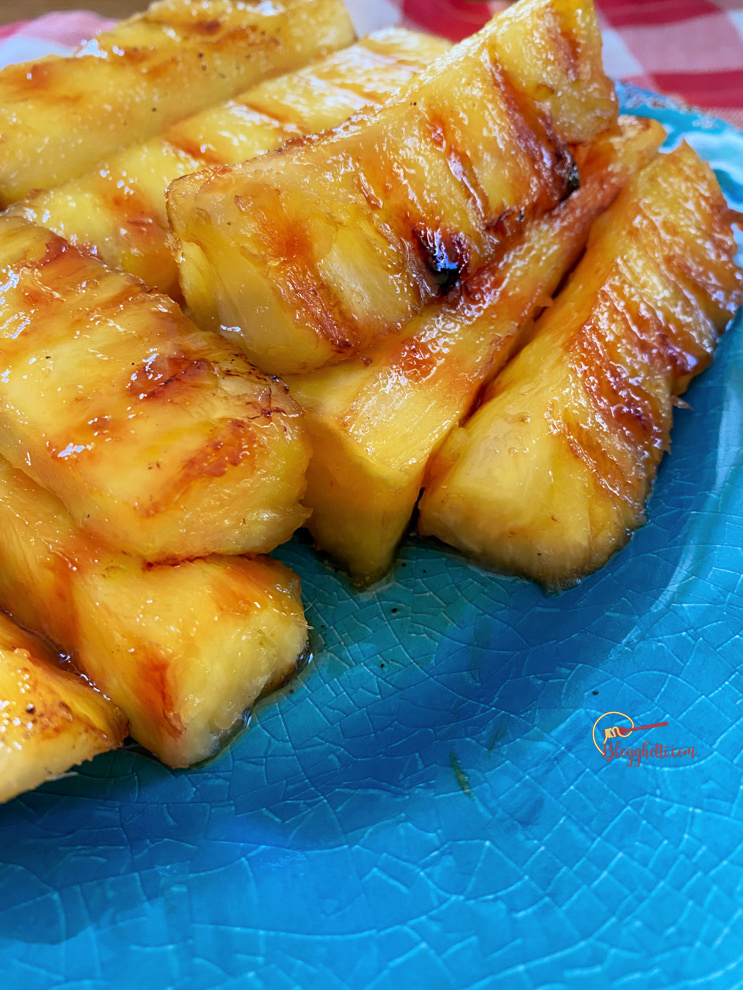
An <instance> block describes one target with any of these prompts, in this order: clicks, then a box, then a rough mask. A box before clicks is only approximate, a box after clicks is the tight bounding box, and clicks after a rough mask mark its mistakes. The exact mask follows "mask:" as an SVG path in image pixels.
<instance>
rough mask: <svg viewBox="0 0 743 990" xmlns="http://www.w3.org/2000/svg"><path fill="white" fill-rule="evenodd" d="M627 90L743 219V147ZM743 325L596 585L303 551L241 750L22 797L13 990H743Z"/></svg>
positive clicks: (440, 563) (8, 944) (733, 135)
mask: <svg viewBox="0 0 743 990" xmlns="http://www.w3.org/2000/svg"><path fill="white" fill-rule="evenodd" d="M622 96H623V99H624V103H625V106H628V107H629V108H630V109H632V110H639V111H640V112H642V113H646V114H650V115H652V116H655V117H658V118H659V119H660V120H661V121H662V122H663V123H664V124H665V125H666V127H667V128H668V130H669V132H670V139H669V143H670V144H671V145H675V144H676V143H677V142H678V141H679V140H680V139H681V138H686V139H687V140H688V141H689V142H690V143H691V144H692V145H693V146H694V147H695V148H697V149H698V150H699V151H700V152H701V154H702V155H704V156H705V157H706V158H707V159H709V160H710V161H711V163H712V164H713V166H714V167H715V169H716V171H717V174H718V176H719V178H720V181H721V182H722V185H723V188H724V190H725V192H726V193H727V194H728V196H729V197H730V200H731V201H732V202H733V203H734V204H735V205H737V206H738V207H739V208H740V207H743V134H741V133H739V132H737V131H735V130H734V129H733V128H731V127H729V126H727V125H725V124H723V123H720V122H718V121H714V120H710V119H709V118H707V117H703V116H700V115H699V114H698V113H695V112H694V111H691V110H687V109H682V108H679V107H677V106H675V105H674V104H671V103H669V102H667V101H665V100H659V99H657V98H655V97H652V96H651V95H650V94H641V93H638V92H637V91H636V90H631V89H624V90H623V91H622ZM740 329H741V328H740V326H739V325H738V326H737V327H734V328H733V329H732V330H731V331H730V332H729V333H728V335H727V337H726V339H725V340H724V341H723V343H722V346H721V347H720V351H719V356H718V359H717V361H716V362H715V365H714V366H713V368H712V369H711V370H710V371H709V372H707V373H706V374H705V375H704V376H703V377H702V378H701V379H700V380H699V381H698V382H696V383H695V385H694V386H693V387H692V389H691V390H690V392H689V395H688V399H689V402H690V403H691V405H692V406H693V409H684V410H679V411H678V412H677V415H676V425H675V428H674V446H673V454H672V456H670V457H667V458H666V459H665V461H664V463H663V464H662V466H661V470H660V473H659V475H658V480H657V484H656V486H655V492H654V495H653V497H652V500H651V503H650V507H649V516H650V523H649V524H648V525H647V526H646V527H645V528H644V529H642V530H641V531H640V532H638V533H637V535H636V536H635V538H634V539H633V541H632V543H631V544H630V546H629V547H627V549H625V550H624V551H623V552H622V553H621V554H619V555H618V556H617V557H615V558H614V559H613V560H612V561H611V563H610V564H609V565H608V566H607V567H605V568H604V569H603V570H602V571H601V572H600V573H598V574H596V575H594V576H593V577H591V578H589V579H588V580H586V581H585V582H584V583H583V584H582V585H581V586H580V587H578V588H576V589H574V590H572V591H569V592H567V593H565V594H563V595H561V596H559V597H546V596H545V595H543V594H542V592H541V591H539V590H538V589H537V588H536V587H533V586H532V585H530V584H527V583H526V582H523V581H519V580H514V579H506V578H499V577H494V576H493V575H491V574H486V573H484V572H482V571H480V570H478V569H477V568H475V567H473V566H470V565H469V564H467V563H465V562H464V561H463V560H461V559H458V558H457V557H456V556H454V555H453V554H449V553H446V552H443V551H442V550H441V549H440V548H439V547H436V546H433V545H429V544H427V543H423V542H419V541H416V540H412V539H411V540H410V541H408V542H407V543H406V544H405V546H404V547H403V550H402V554H401V557H400V561H399V564H398V566H397V569H396V571H395V574H394V579H393V580H391V581H390V582H389V583H387V584H385V585H384V586H383V587H380V588H378V589H377V590H374V591H371V592H368V593H366V594H362V595H354V594H352V593H350V591H349V589H348V588H347V586H346V585H345V584H344V582H343V580H342V579H341V578H340V577H338V576H337V575H336V574H334V573H333V572H331V571H330V570H328V569H326V568H325V566H324V565H323V564H321V563H319V562H318V561H317V560H316V559H315V557H314V556H313V554H312V552H311V551H310V549H309V547H308V546H307V545H306V544H305V543H304V542H302V540H295V541H294V542H293V543H292V544H290V545H289V546H287V547H285V548H283V550H282V554H281V556H282V558H283V559H284V560H285V561H286V562H287V563H288V564H289V565H290V566H292V567H294V568H295V569H296V570H297V571H298V572H299V573H300V574H301V576H302V580H303V582H304V589H305V595H306V601H307V604H308V610H309V619H310V622H311V623H312V625H313V627H314V638H315V642H314V647H315V660H314V662H313V664H312V665H311V666H310V667H309V668H308V669H307V670H306V671H305V672H304V673H303V674H302V676H301V677H300V678H299V679H298V680H297V681H296V682H295V683H294V684H293V685H292V686H291V687H290V688H288V689H285V690H284V691H283V692H282V693H281V694H280V695H279V696H278V697H274V698H273V699H270V700H268V701H266V702H265V703H263V704H261V705H260V706H259V708H258V710H257V711H256V713H255V715H254V718H253V724H252V727H251V728H250V730H249V731H248V732H247V733H246V734H245V735H244V736H243V737H242V738H240V739H239V740H238V741H237V742H236V743H235V744H234V745H233V746H232V748H231V749H230V750H229V751H228V752H227V753H225V754H224V755H223V756H222V757H221V758H220V759H219V760H218V761H216V762H215V763H213V764H212V765H210V766H208V767H206V768H203V769H199V770H194V771H191V772H172V771H170V770H168V769H166V768H165V767H162V766H160V765H159V764H158V763H156V762H154V761H152V760H149V759H148V758H146V757H144V756H142V755H141V754H140V753H139V752H137V751H123V752H119V753H117V754H115V755H109V756H104V757H99V758H98V759H96V760H95V761H94V762H93V763H92V764H88V765H87V766H85V767H84V768H83V769H82V770H81V771H80V773H79V774H78V775H77V776H75V777H72V778H68V779H64V780H61V781H58V782H56V783H52V784H48V785H46V786H45V787H42V788H40V789H39V790H37V791H35V792H34V793H31V794H28V795H26V796H25V797H23V798H20V799H18V800H16V801H14V802H12V803H10V804H8V805H6V806H4V807H2V808H0V878H1V882H0V958H1V959H2V966H3V980H2V982H3V986H5V987H13V988H15V987H23V988H24V990H35V988H41V987H44V988H46V987H50V986H54V987H68V988H72V987H74V988H76V990H82V988H91V987H104V986H105V987H110V986H117V987H118V986H121V987H133V986H139V987H150V986H152V987H178V988H180V987H188V988H202V987H204V988H206V987H209V988H213V987H220V988H227V987H243V986H250V987H266V988H271V990H281V988H289V990H291V988H295V987H302V988H310V987H313V988H314V987H317V988H322V990H335V988H338V990H346V988H348V990H359V988H369V990H372V988H373V990H377V988H379V990H381V988H384V987H404V988H406V990H413V988H418V987H423V988H426V990H435V988H454V987H456V988H459V987H468V988H475V987H482V988H490V987H493V986H495V985H496V976H500V977H502V983H501V982H498V983H497V985H498V986H501V985H503V986H505V987H508V988H512V987H513V988H525V990H526V988H532V987H543V988H569V990H581V988H586V990H596V988H597V987H626V988H628V990H629V988H638V990H648V988H652V987H673V988H675V990H681V988H691V987H692V986H694V987H696V986H698V985H700V984H703V985H704V987H705V988H709V990H712V988H724V990H729V988H730V987H732V986H734V985H737V980H738V977H739V976H740V972H741V970H740V966H741V956H742V955H743V916H742V915H741V912H740V908H739V904H740V884H741V869H740V867H741V864H742V863H743V794H742V792H741V787H740V775H741V762H742V761H741V752H740V751H741V742H742V741H743V736H742V735H741V716H742V715H743V705H742V704H741V688H742V687H743V678H742V677H741V674H740V673H739V671H738V661H739V660H740V659H741V649H742V641H741V638H740V637H741V631H742V630H743V593H742V592H743V585H742V578H741V574H742V573H743V566H742V564H743V560H742V553H741V549H740V548H741V546H743V467H742V464H743V450H742V447H741V444H742V442H743V372H742V370H741V368H742V367H743V366H742V364H741V356H742V352H743V347H742V344H741V339H740ZM605 712H618V713H624V714H625V715H627V716H629V717H631V718H632V719H634V722H635V724H636V725H645V724H649V723H657V722H667V723H668V724H667V726H665V727H663V728H660V729H653V730H648V731H646V732H645V733H638V735H637V736H634V737H631V738H632V739H633V741H634V740H637V742H636V743H634V745H635V746H636V747H637V748H639V747H640V746H641V743H642V741H645V742H646V743H647V744H648V746H649V747H650V746H653V747H655V750H654V751H655V754H656V755H655V756H652V755H651V754H650V750H649V749H648V750H647V753H646V754H643V753H641V757H640V759H641V762H640V765H639V766H637V765H635V760H634V759H633V761H632V762H633V765H632V766H630V765H628V761H627V759H626V758H624V757H621V758H620V757H617V758H615V759H614V760H612V761H610V762H609V761H606V760H604V759H603V758H602V756H601V753H600V752H599V750H598V749H597V748H596V747H595V746H594V744H593V740H592V727H593V725H594V722H595V721H596V719H597V718H598V717H599V716H601V715H602V714H603V713H605ZM612 724H616V725H629V722H628V721H627V720H626V719H623V717H622V716H621V715H609V716H608V717H607V718H605V719H603V720H602V721H601V722H600V723H599V734H600V730H601V728H602V727H608V726H610V725H612ZM624 745H627V746H628V745H629V743H625V744H624ZM658 745H660V746H664V747H667V749H668V752H669V755H668V756H667V757H664V758H663V759H660V758H658V756H657V747H658ZM674 747H679V748H684V749H690V748H691V747H693V748H694V757H693V758H691V756H690V755H688V754H687V755H686V756H682V757H678V756H676V757H674V756H671V755H670V753H671V749H672V748H674ZM736 974H737V975H736Z"/></svg>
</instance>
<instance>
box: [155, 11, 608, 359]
mask: <svg viewBox="0 0 743 990" xmlns="http://www.w3.org/2000/svg"><path fill="white" fill-rule="evenodd" d="M576 6H581V5H580V4H579V3H578V2H577V0H576V3H552V2H551V0H531V2H528V3H527V4H526V5H522V7H521V8H520V10H519V12H518V13H512V12H511V11H508V12H506V13H504V14H503V15H501V16H500V17H498V18H496V19H495V20H494V21H493V22H492V23H491V24H490V25H489V26H488V27H486V28H485V29H484V30H483V31H482V32H480V34H478V35H476V36H474V37H473V38H471V39H469V40H468V41H467V42H465V43H463V44H462V45H460V46H457V47H456V48H455V49H453V50H452V51H451V52H450V53H449V54H448V55H445V56H443V57H442V58H441V59H439V60H437V62H435V63H434V65H432V66H431V68H430V69H428V70H426V71H425V72H423V73H421V75H420V76H419V77H418V78H416V79H414V80H413V81H411V82H410V83H409V84H408V85H407V86H406V87H404V89H402V90H401V91H400V92H399V93H398V95H397V96H396V98H395V99H393V100H391V101H390V102H389V103H388V104H386V105H385V106H384V107H383V108H381V109H380V110H374V111H373V112H371V111H369V112H364V111H362V112H361V113H359V114H357V115H355V116H354V117H352V118H351V119H350V120H349V121H348V122H347V123H346V124H344V125H342V126H341V127H339V128H336V129H335V130H333V131H330V132H327V133H325V134H323V135H320V136H314V137H310V138H301V139H298V140H296V141H293V142H290V143H288V144H287V145H285V146H284V147H283V148H282V149H280V150H279V151H278V152H276V153H274V154H272V155H265V156H261V157H259V158H257V159H254V160H253V161H251V162H248V163H246V164H245V165H241V166H235V167H223V168H216V169H214V170H211V171H209V172H208V173H205V174H202V175H201V176H194V177H186V178H183V179H179V180H177V181H176V182H175V183H174V184H173V185H172V186H171V189H170V192H169V212H170V217H171V221H172V222H173V226H174V230H175V234H176V235H177V238H178V241H179V250H180V259H179V260H180V266H181V277H182V282H183V285H184V291H185V294H186V299H187V301H188V304H189V306H190V307H191V308H192V310H193V312H194V313H195V314H196V317H197V319H198V321H199V322H200V323H202V325H212V326H214V328H215V329H218V328H219V327H220V326H222V327H226V328H232V330H233V331H234V333H235V335H236V336H237V337H238V339H240V340H241V341H242V344H243V346H244V347H245V350H246V351H247V353H248V354H249V355H250V356H251V357H252V359H253V360H254V361H255V362H256V363H257V364H258V365H259V366H261V367H264V368H266V369H267V370H269V371H272V372H275V373H278V374H289V373H294V372H299V371H306V370H310V369H311V368H313V367H318V366H320V365H322V364H324V363H327V362H328V361H333V360H339V359H341V358H344V357H348V355H349V354H350V353H353V351H354V350H356V349H359V348H360V347H363V346H365V345H366V344H368V343H369V342H370V341H371V339H373V338H374V337H375V336H377V335H380V334H384V333H387V332H390V331H394V330H397V329H399V328H400V327H401V326H402V325H403V324H404V323H405V322H406V321H407V320H408V319H410V318H411V317H412V316H413V315H415V313H416V312H418V311H419V310H420V308H421V307H422V306H423V305H425V304H426V303H427V302H429V301H430V300H431V299H433V298H436V297H438V296H440V295H442V294H446V293H447V292H449V291H451V289H452V288H453V287H454V286H455V285H456V284H457V282H458V281H459V280H461V279H464V278H466V277H468V276H471V275H472V274H474V272H476V271H477V270H478V269H479V268H480V267H482V266H483V265H484V264H486V263H487V262H489V261H491V260H494V258H495V257H496V255H497V254H498V252H499V251H501V250H502V249H503V248H504V247H505V246H506V245H507V244H508V243H509V242H510V240H511V239H512V238H513V237H515V236H516V235H517V233H518V232H519V230H520V229H521V228H522V227H523V224H524V223H525V222H526V221H527V220H528V219H529V218H530V217H533V216H536V215H539V214H541V213H543V212H544V211H545V210H547V209H550V208H551V207H553V206H554V205H555V204H556V203H557V202H559V201H560V200H561V199H562V198H563V197H564V196H565V195H567V194H568V193H569V191H570V190H571V188H573V187H574V182H575V168H574V166H575V163H574V160H573V151H572V148H571V145H572V144H573V143H574V142H576V141H584V140H587V139H589V138H591V137H592V136H595V135H596V134H598V133H599V132H601V131H602V130H604V129H606V128H611V127H613V126H615V124H616V101H615V100H614V98H613V95H612V89H611V84H610V83H609V81H608V80H607V79H606V77H605V76H604V74H603V70H602V68H601V63H600V57H599V51H598V49H597V48H596V41H597V38H598V29H597V26H596V24H595V22H591V19H590V17H588V16H586V17H584V18H582V19H579V20H578V21H575V20H573V19H571V16H570V11H571V10H572V9H573V7H576ZM514 10H516V8H514ZM545 11H549V12H550V14H551V16H544V15H545ZM568 36H569V38H570V41H569V43H568V42H566V41H565V39H566V37H568ZM517 41H518V43H519V44H521V45H522V55H521V57H520V58H515V57H513V53H512V51H511V48H510V47H509V46H510V45H513V44H515V43H516V42H517ZM547 56H548V57H547ZM537 59H538V60H539V61H538V63H537ZM557 90H559V91H560V93H561V95H562V97H563V98H562V99H561V100H557V99H554V98H552V97H549V95H548V94H549V93H552V94H553V97H554V92H553V91H557ZM578 105H579V107H580V112H579V113H578V111H577V107H578ZM269 340H270V341H271V345H270V347H268V346H267V345H266V343H265V342H266V341H269Z"/></svg>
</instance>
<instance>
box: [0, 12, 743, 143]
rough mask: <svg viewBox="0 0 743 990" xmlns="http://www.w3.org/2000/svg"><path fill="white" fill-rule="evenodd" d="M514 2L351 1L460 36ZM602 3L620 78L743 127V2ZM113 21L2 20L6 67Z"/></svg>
mask: <svg viewBox="0 0 743 990" xmlns="http://www.w3.org/2000/svg"><path fill="white" fill-rule="evenodd" d="M143 3H144V0H143ZM506 6H508V3H507V0H495V2H491V3H484V2H478V0H348V7H349V9H350V10H351V13H352V16H353V17H354V20H355V22H356V25H357V29H358V30H359V32H360V33H364V32H366V31H369V30H373V29H375V28H378V27H383V26H385V25H388V24H407V25H409V26H416V27H423V28H425V29H426V30H428V31H432V32H435V33H437V34H443V35H446V36H447V37H448V38H451V39H453V40H459V39H461V38H463V37H466V35H468V34H471V33H472V32H473V31H477V30H478V29H479V28H480V27H482V25H483V24H485V22H486V21H487V20H488V19H489V18H490V17H492V15H493V14H494V13H496V12H497V11H498V10H502V9H503V8H504V7H506ZM596 6H597V8H598V11H599V16H600V19H601V26H602V30H603V34H604V58H605V62H606V66H607V71H608V72H609V73H610V74H611V75H612V76H614V77H615V78H617V79H624V80H628V81H630V82H635V83H637V84H638V85H641V86H645V87H648V88H650V89H656V90H658V91H659V92H663V93H669V94H671V95H673V96H676V97H679V98H680V99H682V100H683V101H684V102H686V103H689V104H691V105H692V106H698V107H702V108H704V109H706V110H708V111H709V112H711V113H713V114H715V115H716V116H719V117H724V118H725V119H727V120H729V121H731V122H732V123H735V124H737V125H738V126H743V0H596ZM109 24H110V22H109V21H106V20H104V19H103V18H101V17H99V16H98V15H96V14H93V13H91V12H89V11H83V10H80V11H72V12H68V13H58V14H48V15H47V16H45V17H40V18H38V19H37V20H34V21H18V22H17V23H15V24H11V25H7V26H4V27H3V26H0V65H4V64H8V63H9V62H18V61H23V60H25V59H28V58H38V57H39V56H40V55H42V54H44V53H46V52H55V53H57V54H66V53H68V52H70V51H72V50H73V48H74V46H75V45H76V44H77V43H78V42H80V41H81V40H83V39H86V38H89V37H91V35H93V34H95V33H96V32H98V31H101V30H103V29H104V28H105V27H107V26H108V25H109Z"/></svg>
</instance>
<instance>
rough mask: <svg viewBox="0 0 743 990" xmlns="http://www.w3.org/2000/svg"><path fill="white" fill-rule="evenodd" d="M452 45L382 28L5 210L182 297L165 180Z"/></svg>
mask: <svg viewBox="0 0 743 990" xmlns="http://www.w3.org/2000/svg"><path fill="white" fill-rule="evenodd" d="M448 47H449V46H448V43H447V42H445V41H443V40H442V39H440V38H434V37H431V36H430V35H425V34H417V33H414V32H411V31H405V30H403V29H400V28H397V29H391V30H387V31H380V32H378V33H376V34H374V35H371V36H370V37H368V38H365V39H363V41H361V42H359V44H357V45H353V46H351V47H350V48H347V49H344V50H343V51H340V52H336V53H334V54H332V55H329V56H327V57H326V58H324V59H322V60H321V61H319V62H317V63H314V64H313V65H311V66H308V67H307V68H304V69H300V70H298V71H296V72H292V73H288V74H287V75H285V76H281V77H279V78H278V79H271V80H269V81H267V82H264V83H261V84H260V85H258V86H255V87H253V88H252V89H249V90H247V91H246V92H244V93H242V94H241V95H240V96H238V97H236V98H235V99H234V100H231V101H229V102H228V103H226V104H222V105H220V106H218V107H215V108H212V109H208V110H204V111H202V112H201V113H198V114H196V115H194V116H193V117H190V118H188V119H187V120H184V121H181V122H180V123H178V124H175V125H173V126H172V127H170V128H168V129H167V130H166V131H164V132H163V133H162V134H161V135H158V136H157V137H154V138H151V139H150V140H149V141H145V142H143V143H141V144H137V145H134V146H133V147H131V148H127V149H126V150H124V151H122V152H119V153H118V154H117V155H115V156H114V157H112V158H110V159H108V161H105V162H101V163H99V165H98V166H97V167H96V168H95V169H93V170H92V171H90V172H88V173H86V174H85V175H83V176H81V177H80V178H76V179H72V180H70V181H69V182H65V183H63V184H62V185H60V186H58V187H56V188H54V189H46V190H41V191H39V192H35V193H33V194H32V195H30V196H28V197H26V198H25V199H22V200H20V201H19V202H17V203H15V204H14V205H13V206H12V207H11V208H10V210H9V211H8V212H9V213H10V214H12V215H15V216H23V217H25V218H26V219H27V220H31V221H33V222H35V223H39V224H41V225H43V226H44V227H49V228H50V229H51V230H54V231H56V233H58V234H60V235H61V236H62V237H65V238H67V239H68V240H69V241H70V242H71V243H73V244H76V245H79V246H81V247H83V248H84V249H85V250H86V251H92V252H93V253H95V254H96V255H97V256H98V257H99V258H101V259H102V260H103V261H105V262H106V263H107V264H110V265H115V266H118V267H120V268H123V269H125V270H126V271H128V272H131V273H132V274H133V275H137V276H138V277H139V278H141V279H142V280H143V281H144V282H146V283H147V285H149V286H150V287H152V288H156V289H158V290H159V291H161V292H166V293H167V294H168V295H170V296H173V298H178V297H179V295H180V287H179V285H178V266H177V265H176V262H175V259H174V258H173V255H172V254H171V252H170V250H169V249H168V246H167V243H166V237H167V233H168V230H169V227H168V217H167V212H166V209H165V192H166V189H167V187H168V184H169V183H170V182H172V181H173V180H174V179H176V178H178V177H179V176H183V175H187V174H188V173H189V172H195V171H197V170H198V169H200V168H203V167H204V166H205V165H211V164H217V163H219V164H224V163H234V162H241V161H244V160H245V159H248V158H253V157H254V156H255V155H258V154H260V153H261V152H264V151H271V150H273V149H275V148H277V147H278V146H279V145H280V144H282V143H283V142H285V141H288V140H289V139H291V138H295V137H298V136H300V135H303V134H309V133H311V132H313V131H318V130H322V129H323V128H325V127H330V126H332V125H334V124H339V123H340V122H341V121H343V120H345V118H346V117H348V116H350V115H351V114H352V113H353V112H354V111H356V110H358V109H360V108H361V107H363V106H365V105H366V104H368V103H377V102H380V101H382V100H384V99H385V98H386V97H388V96H389V95H390V94H391V93H392V92H394V90H395V89H397V88H398V87H399V86H401V85H403V84H404V83H405V82H407V81H408V80H409V79H410V78H411V76H413V75H414V74H415V73H416V72H419V71H420V70H421V69H422V68H424V67H425V66H426V65H428V64H429V63H430V62H432V61H433V60H434V58H436V56H438V55H440V54H442V53H443V52H444V51H446V49H447V48H448Z"/></svg>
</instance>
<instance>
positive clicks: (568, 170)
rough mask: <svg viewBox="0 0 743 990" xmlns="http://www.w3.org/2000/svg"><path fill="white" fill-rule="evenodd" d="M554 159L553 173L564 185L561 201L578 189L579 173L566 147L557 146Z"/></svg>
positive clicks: (576, 164)
mask: <svg viewBox="0 0 743 990" xmlns="http://www.w3.org/2000/svg"><path fill="white" fill-rule="evenodd" d="M556 159H557V161H556V164H555V171H556V172H557V175H558V176H560V178H561V179H563V181H564V183H565V191H564V192H563V195H562V200H565V199H567V198H568V196H570V195H571V193H574V192H575V191H576V189H580V171H579V170H578V163H577V162H576V160H575V158H573V155H572V153H571V151H570V149H569V148H568V147H567V145H559V146H558V147H557V149H556ZM562 200H561V202H562Z"/></svg>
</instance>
